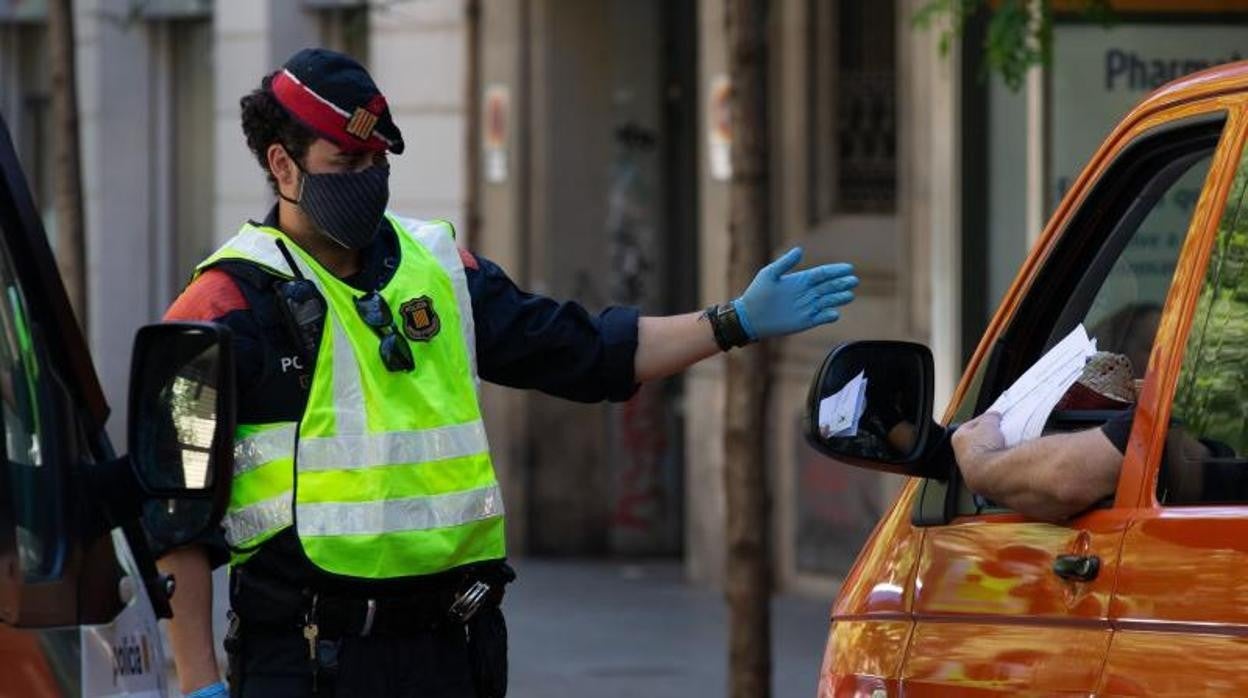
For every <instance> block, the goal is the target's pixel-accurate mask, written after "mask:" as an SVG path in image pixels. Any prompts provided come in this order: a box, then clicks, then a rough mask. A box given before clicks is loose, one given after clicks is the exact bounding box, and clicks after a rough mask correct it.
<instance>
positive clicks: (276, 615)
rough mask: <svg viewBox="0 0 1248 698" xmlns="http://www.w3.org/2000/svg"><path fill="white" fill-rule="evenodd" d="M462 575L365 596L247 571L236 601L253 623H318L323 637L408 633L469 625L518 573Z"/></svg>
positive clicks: (504, 568)
mask: <svg viewBox="0 0 1248 698" xmlns="http://www.w3.org/2000/svg"><path fill="white" fill-rule="evenodd" d="M240 571H241V570H236V573H237V572H240ZM457 579H458V583H454V582H451V581H450V580H448V584H447V585H446V586H444V587H439V588H434V589H425V590H422V591H420V592H417V593H413V594H410V595H404V596H389V597H379V598H364V597H356V596H342V595H335V594H327V593H318V592H314V591H312V590H297V589H295V588H293V587H290V586H286V585H281V584H274V583H272V581H271V580H268V579H258V578H256V577H255V576H254V575H246V574H243V575H240V577H239V578H238V580H237V585H236V587H235V594H234V598H232V599H231V603H232V605H233V606H234V607H235V610H236V611H237V612H238V614H239V615H240V616H241V617H242V619H243V621H244V623H246V624H248V625H252V626H269V627H272V628H274V629H280V628H283V627H285V628H292V627H304V628H305V629H306V628H307V627H308V626H309V625H312V624H314V625H315V626H316V631H315V632H316V633H317V634H318V635H319V637H321V638H337V637H342V636H349V635H356V636H365V635H407V634H412V633H418V632H422V631H427V630H431V629H434V628H438V627H444V626H447V625H456V624H463V623H466V622H467V621H468V620H469V619H470V618H472V617H473V615H475V614H476V613H477V612H478V611H480V610H481V609H483V608H488V607H491V606H498V605H500V604H501V603H502V600H503V591H504V587H505V586H506V584H507V583H509V582H511V581H512V580H513V579H515V574H514V572H512V571H511V568H510V567H508V566H506V565H502V566H501V572H500V573H498V574H474V573H465V574H464V575H462V576H458V577H457Z"/></svg>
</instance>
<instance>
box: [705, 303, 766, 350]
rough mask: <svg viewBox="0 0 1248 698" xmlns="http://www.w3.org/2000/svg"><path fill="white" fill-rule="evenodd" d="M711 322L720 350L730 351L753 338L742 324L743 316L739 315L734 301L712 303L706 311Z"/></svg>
mask: <svg viewBox="0 0 1248 698" xmlns="http://www.w3.org/2000/svg"><path fill="white" fill-rule="evenodd" d="M704 314H705V315H706V318H707V320H709V321H710V323H711V332H712V333H713V334H714V335H715V343H716V344H718V345H719V348H720V351H728V350H729V349H732V348H733V347H743V346H745V345H747V344H749V343H751V342H752V341H754V340H752V339H750V336H749V335H748V334H746V333H745V328H744V327H742V326H741V318H740V317H738V316H737V308H736V306H734V305H733V304H732V303H720V304H718V305H712V306H711V307H709V308H707V309H706V312H705V313H704Z"/></svg>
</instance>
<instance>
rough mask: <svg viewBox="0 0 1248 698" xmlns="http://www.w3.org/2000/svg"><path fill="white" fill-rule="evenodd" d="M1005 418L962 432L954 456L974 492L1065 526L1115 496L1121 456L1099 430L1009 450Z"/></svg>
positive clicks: (984, 420)
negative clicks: (1002, 426)
mask: <svg viewBox="0 0 1248 698" xmlns="http://www.w3.org/2000/svg"><path fill="white" fill-rule="evenodd" d="M1000 424H1001V418H1000V416H999V415H996V414H993V413H988V414H984V415H981V416H979V417H976V418H975V419H973V420H971V421H969V422H967V423H965V424H963V425H962V426H960V427H958V429H957V431H955V432H954V433H953V439H952V442H953V452H954V455H955V457H956V458H957V462H958V468H959V469H961V471H962V478H963V480H965V482H966V486H967V487H969V488H970V489H971V491H972V492H975V493H977V494H980V495H983V496H985V497H987V498H989V499H991V500H993V501H995V502H998V503H1000V504H1002V505H1003V506H1006V507H1008V508H1010V509H1012V510H1014V511H1017V512H1019V513H1021V514H1024V515H1026V516H1028V517H1030V518H1034V519H1040V520H1042V521H1053V522H1057V521H1064V520H1066V519H1069V518H1070V517H1072V516H1074V515H1075V514H1078V513H1079V512H1081V511H1084V510H1085V509H1087V508H1088V507H1091V506H1092V505H1093V504H1095V503H1096V502H1098V501H1100V500H1101V499H1104V498H1105V497H1108V496H1110V495H1112V494H1113V493H1114V490H1115V488H1116V487H1117V484H1118V471H1119V470H1120V469H1121V467H1122V452H1121V451H1119V450H1118V448H1117V447H1116V446H1115V444H1114V443H1113V442H1112V441H1110V438H1109V437H1108V436H1106V433H1105V431H1104V430H1102V429H1100V428H1095V429H1087V430H1085V431H1077V432H1071V433H1068V434H1052V435H1049V436H1044V437H1041V438H1039V439H1034V440H1032V441H1028V442H1026V443H1022V444H1019V445H1018V446H1016V447H1014V448H1008V449H1007V448H1006V447H1005V438H1004V436H1002V434H1001V426H1000Z"/></svg>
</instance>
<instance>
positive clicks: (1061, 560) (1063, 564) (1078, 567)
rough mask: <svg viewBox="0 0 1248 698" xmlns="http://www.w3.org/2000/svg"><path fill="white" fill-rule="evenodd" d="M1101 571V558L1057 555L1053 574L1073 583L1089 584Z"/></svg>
mask: <svg viewBox="0 0 1248 698" xmlns="http://www.w3.org/2000/svg"><path fill="white" fill-rule="evenodd" d="M1100 571H1101V558H1099V557H1097V556H1095V555H1058V556H1057V559H1056V560H1054V561H1053V574H1056V575H1057V576H1059V577H1061V578H1062V579H1069V580H1071V581H1075V582H1090V581H1092V580H1093V579H1096V575H1097V574H1098V573H1100Z"/></svg>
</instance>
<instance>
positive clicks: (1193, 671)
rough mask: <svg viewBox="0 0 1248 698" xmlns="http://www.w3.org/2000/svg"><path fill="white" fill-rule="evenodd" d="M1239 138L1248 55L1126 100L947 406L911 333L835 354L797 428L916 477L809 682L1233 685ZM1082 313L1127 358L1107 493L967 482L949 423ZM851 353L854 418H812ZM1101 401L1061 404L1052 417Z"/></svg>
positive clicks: (1246, 308)
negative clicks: (1008, 504)
mask: <svg viewBox="0 0 1248 698" xmlns="http://www.w3.org/2000/svg"><path fill="white" fill-rule="evenodd" d="M1246 140H1248V62H1246V63H1237V64H1231V65H1226V66H1221V67H1218V68H1216V69H1213V70H1208V71H1205V72H1202V73H1199V74H1196V75H1193V76H1191V77H1188V78H1185V79H1182V80H1179V81H1177V82H1174V83H1171V84H1170V85H1167V86H1166V87H1164V88H1162V89H1160V90H1158V91H1157V92H1155V93H1154V94H1152V95H1151V96H1150V97H1148V98H1147V99H1146V100H1145V101H1144V102H1143V103H1142V104H1140V105H1139V106H1138V107H1137V108H1136V109H1135V110H1134V111H1132V112H1131V113H1130V114H1129V115H1128V116H1127V117H1126V118H1125V119H1124V120H1123V121H1122V123H1121V124H1119V126H1118V127H1117V128H1116V129H1115V130H1114V131H1113V133H1112V134H1111V135H1110V136H1109V138H1108V139H1107V140H1106V142H1105V143H1104V145H1102V146H1101V148H1100V150H1099V151H1098V152H1097V153H1096V155H1095V157H1093V158H1092V160H1091V161H1090V162H1089V164H1088V165H1087V167H1086V169H1085V170H1084V172H1083V174H1082V175H1081V176H1080V178H1079V179H1078V180H1077V181H1076V183H1075V185H1074V186H1073V187H1071V189H1070V190H1069V191H1068V192H1067V194H1066V196H1065V198H1064V200H1063V201H1062V202H1061V205H1060V206H1059V207H1058V209H1057V211H1056V213H1055V214H1054V215H1053V218H1052V220H1051V221H1050V222H1049V225H1048V226H1047V228H1046V229H1045V231H1044V234H1043V236H1042V238H1041V240H1040V242H1039V243H1038V244H1037V246H1036V248H1035V249H1034V250H1033V251H1032V253H1031V255H1030V257H1029V258H1028V259H1027V261H1026V263H1025V264H1024V265H1023V268H1022V270H1021V272H1020V273H1019V275H1018V278H1017V279H1016V280H1015V282H1014V284H1013V286H1012V287H1011V289H1010V291H1009V293H1008V294H1007V295H1006V297H1005V300H1004V302H1003V303H1002V305H1001V308H1000V309H999V310H998V312H997V314H996V316H995V317H994V319H993V321H992V323H991V324H990V325H989V327H988V329H987V331H986V332H985V334H984V336H983V339H982V340H981V342H980V344H979V348H978V350H977V351H976V352H975V355H974V357H973V358H972V360H971V362H970V364H969V365H968V366H967V369H966V373H965V375H964V376H963V378H962V381H961V383H960V384H959V386H958V389H957V391H956V393H955V395H954V397H953V400H952V402H951V404H950V406H949V408H948V410H947V412H946V416H945V420H944V425H941V424H937V423H936V422H934V421H933V419H932V388H931V385H932V362H931V355H930V353H929V352H928V350H927V349H926V348H925V347H923V346H921V345H917V344H909V343H904V342H856V343H851V344H847V345H842V346H841V347H838V348H837V349H835V350H833V352H832V353H831V354H829V356H828V358H827V360H826V361H825V363H824V366H823V367H822V369H821V370H820V372H819V375H818V376H816V379H815V383H814V385H813V386H812V390H811V396H810V404H809V408H810V415H809V417H808V419H807V421H808V423H809V425H810V426H808V438H809V439H810V441H811V442H812V444H814V445H815V447H816V448H818V449H819V450H821V451H822V452H824V453H825V454H827V455H830V456H832V457H834V458H836V459H838V460H840V461H842V462H846V463H850V464H852V465H857V466H860V467H867V468H873V469H876V470H884V471H888V472H894V473H901V474H904V475H909V476H911V477H910V479H909V481H908V482H907V483H906V485H905V487H904V488H903V489H902V492H901V494H900V496H899V498H898V500H897V501H896V503H895V504H894V505H893V507H892V509H891V510H890V511H889V513H888V514H887V515H886V516H885V517H884V519H883V520H882V521H881V522H880V523H879V525H878V526H877V528H876V530H875V532H874V534H873V535H872V536H871V539H870V540H869V542H868V543H867V545H866V547H864V548H863V550H862V552H861V554H860V555H859V557H858V560H857V562H856V564H855V565H854V568H853V570H852V571H851V573H850V574H849V576H848V577H847V579H846V580H845V583H844V586H843V587H842V590H841V593H840V596H839V598H838V599H837V601H836V605H835V608H834V610H833V616H832V626H831V631H830V633H829V636H828V644H827V649H826V652H825V658H824V663H823V667H822V670H821V675H820V682H819V695H820V696H825V697H830V696H858V695H865V696H885V695H902V694H904V695H907V696H928V695H938V696H974V695H999V694H1006V695H1013V694H1018V693H1029V694H1045V695H1049V694H1056V693H1070V694H1082V695H1092V694H1095V695H1146V694H1147V695H1151V694H1170V695H1183V696H1195V695H1210V694H1217V695H1237V696H1239V695H1248V671H1245V667H1248V149H1246V148H1245V141H1246ZM1080 324H1083V325H1084V326H1085V327H1086V328H1087V330H1088V333H1089V334H1090V335H1091V336H1093V337H1095V338H1096V339H1097V341H1098V348H1099V349H1101V350H1105V351H1111V352H1116V353H1121V354H1125V355H1127V356H1129V357H1131V358H1132V359H1133V360H1134V362H1135V364H1136V378H1138V379H1139V380H1138V381H1137V384H1138V396H1137V398H1136V401H1135V404H1134V405H1133V406H1132V408H1131V409H1132V412H1131V413H1130V414H1132V415H1133V422H1132V424H1131V431H1130V437H1129V440H1128V442H1127V446H1126V452H1125V457H1124V459H1123V462H1122V468H1121V474H1120V477H1119V480H1118V485H1117V490H1116V492H1115V493H1114V494H1113V496H1112V497H1109V498H1107V499H1106V500H1105V501H1103V502H1101V503H1100V504H1099V505H1098V506H1095V507H1093V508H1091V509H1089V510H1087V511H1085V512H1083V513H1081V514H1079V515H1077V516H1076V517H1075V518H1073V519H1071V520H1069V521H1067V522H1065V523H1063V524H1049V523H1039V522H1035V521H1029V520H1027V519H1026V518H1024V517H1022V516H1020V515H1019V514H1017V513H1013V512H1010V511H1008V510H1005V509H1002V508H999V507H997V506H995V505H994V504H993V503H992V502H989V501H986V500H984V499H983V498H980V497H977V496H975V495H973V494H972V493H971V492H969V491H968V490H967V488H966V486H965V485H964V484H963V483H962V481H961V478H960V477H959V472H958V469H957V467H956V465H955V463H954V459H953V455H952V451H951V450H950V447H949V438H948V437H949V434H950V433H951V432H952V430H953V428H954V427H953V426H952V425H955V424H956V423H959V422H964V421H966V420H968V419H970V418H971V417H972V416H974V415H977V414H980V413H982V412H983V411H985V409H986V408H987V407H988V406H989V405H990V404H992V402H993V401H994V399H996V397H997V396H998V395H1000V393H1001V392H1002V391H1003V390H1004V389H1005V388H1006V387H1008V386H1009V385H1010V384H1011V383H1013V381H1014V380H1015V379H1017V378H1018V377H1019V376H1020V375H1021V374H1022V373H1023V372H1024V371H1026V370H1027V368H1028V367H1029V366H1031V365H1032V364H1033V363H1035V362H1036V360H1037V359H1038V358H1039V357H1040V356H1042V355H1043V354H1044V353H1045V352H1046V351H1047V350H1048V349H1049V348H1050V347H1052V346H1053V345H1054V344H1055V343H1056V342H1057V341H1059V340H1060V339H1062V338H1063V337H1065V336H1066V335H1067V334H1068V333H1070V332H1071V331H1072V330H1073V329H1074V328H1076V327H1078V326H1079V325H1080ZM859 373H862V375H863V376H864V377H866V378H867V381H868V383H869V384H870V387H869V388H868V389H867V391H866V394H865V402H866V407H865V412H863V413H862V414H861V419H860V420H859V421H858V422H857V423H856V425H851V428H849V429H848V430H843V431H833V430H827V429H825V430H823V431H822V433H821V432H820V429H819V427H818V410H819V406H820V403H824V402H825V400H826V398H829V397H830V396H834V395H836V394H838V393H840V392H842V388H843V387H844V386H846V385H848V383H849V382H850V381H851V380H852V379H853V378H854V377H856V376H857V375H858V374H859ZM873 378H874V383H872V382H871V381H872V379H873ZM849 404H852V402H851V403H849ZM1116 416H1117V417H1118V418H1119V419H1122V418H1123V417H1122V415H1121V413H1116V412H1108V411H1103V410H1102V411H1096V410H1071V409H1062V410H1055V411H1053V412H1052V414H1051V415H1050V416H1049V418H1048V421H1047V423H1046V424H1045V425H1044V430H1045V432H1046V433H1052V432H1060V431H1071V430H1076V429H1084V428H1091V427H1095V426H1097V425H1099V424H1101V423H1103V422H1105V421H1107V420H1110V419H1113V418H1115V417H1116ZM1128 418H1131V417H1128ZM1183 444H1198V446H1197V447H1196V448H1180V447H1177V446H1181V445H1183Z"/></svg>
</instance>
